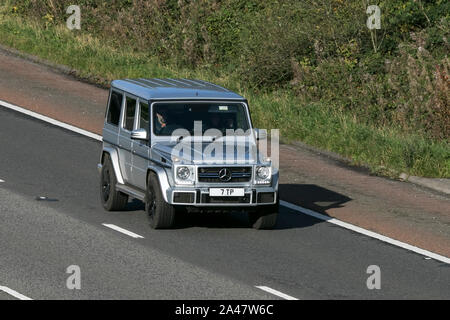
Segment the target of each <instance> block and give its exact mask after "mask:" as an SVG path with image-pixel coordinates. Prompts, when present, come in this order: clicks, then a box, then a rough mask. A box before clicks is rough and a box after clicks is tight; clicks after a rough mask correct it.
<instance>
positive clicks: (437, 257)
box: [280, 200, 450, 264]
mask: <svg viewBox="0 0 450 320" xmlns="http://www.w3.org/2000/svg"><path fill="white" fill-rule="evenodd" d="M280 204H281V205H282V206H284V207H286V208H289V209H291V210H295V211H298V212H300V213H303V214H306V215H308V216H311V217H314V218H317V219H320V220H323V221H326V222H328V223H332V224H334V225H337V226H340V227H342V228H345V229H349V230H352V231H354V232H357V233H361V234H363V235H365V236H368V237H371V238H375V239H378V240H380V241H383V242H387V243H389V244H392V245H394V246H397V247H400V248H403V249H406V250H409V251H413V252H415V253H418V254H421V255H423V256H425V257H429V258H433V259H435V260H438V261H441V262H445V263H448V264H450V259H449V258H447V257H445V256H442V255H440V254H437V253H434V252H431V251H428V250H424V249H421V248H419V247H416V246H413V245H410V244H407V243H405V242H401V241H399V240H395V239H392V238H389V237H386V236H383V235H382V234H379V233H376V232H373V231H370V230H366V229H363V228H360V227H358V226H355V225H353V224H350V223H347V222H344V221H341V220H338V219H335V218H332V217H329V216H326V215H323V214H320V213H317V212H315V211H312V210H309V209H306V208H303V207H300V206H297V205H295V204H292V203H289V202H286V201H283V200H280Z"/></svg>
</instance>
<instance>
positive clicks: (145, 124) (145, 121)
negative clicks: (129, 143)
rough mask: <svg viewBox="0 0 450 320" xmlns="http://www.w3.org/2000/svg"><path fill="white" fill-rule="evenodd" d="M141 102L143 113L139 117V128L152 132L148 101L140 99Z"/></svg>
mask: <svg viewBox="0 0 450 320" xmlns="http://www.w3.org/2000/svg"><path fill="white" fill-rule="evenodd" d="M139 104H140V106H141V115H140V118H139V128H142V129H145V130H147V132H150V131H149V130H150V128H149V120H150V117H149V114H148V103H146V102H144V101H139Z"/></svg>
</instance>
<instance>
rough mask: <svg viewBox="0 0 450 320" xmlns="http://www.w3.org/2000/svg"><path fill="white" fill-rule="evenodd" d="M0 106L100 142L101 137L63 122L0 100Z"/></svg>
mask: <svg viewBox="0 0 450 320" xmlns="http://www.w3.org/2000/svg"><path fill="white" fill-rule="evenodd" d="M0 104H1V105H2V106H3V107H5V108H8V109H11V110H14V111H18V112H20V113H23V114H26V115H28V116H30V117H33V118H36V119H39V120H42V121H45V122H48V123H51V124H53V125H55V126H58V127H61V128H64V129H67V130H70V131H73V132H76V133H79V134H81V135H83V136H86V137H89V138H92V139H95V140H98V141H102V136H100V135H98V134H95V133H92V132H89V131H87V130H84V129H80V128H77V127H75V126H72V125H70V124H67V123H64V122H61V121H58V120H55V119H52V118H49V117H47V116H44V115H42V114H39V113H36V112H33V111H30V110H27V109H24V108H21V107H19V106H16V105H13V104H11V103H8V102H6V101H3V100H0Z"/></svg>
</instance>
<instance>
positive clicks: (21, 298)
mask: <svg viewBox="0 0 450 320" xmlns="http://www.w3.org/2000/svg"><path fill="white" fill-rule="evenodd" d="M0 291H3V292H6V293H7V294H9V295H10V296H13V297H14V298H17V299H19V300H33V299H31V298H28V297H27V296H24V295H23V294H21V293H18V292H17V291H14V290H13V289H10V288H8V287H3V286H0Z"/></svg>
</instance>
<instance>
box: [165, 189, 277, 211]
mask: <svg viewBox="0 0 450 320" xmlns="http://www.w3.org/2000/svg"><path fill="white" fill-rule="evenodd" d="M224 188H243V187H242V186H228V185H227V186H226V187H224ZM166 192H167V199H168V200H169V201H168V202H169V203H170V204H173V205H186V206H195V207H222V206H223V207H256V206H261V205H271V204H275V203H276V202H277V197H278V191H277V190H276V189H275V188H274V187H271V186H267V187H261V186H258V187H244V196H243V197H212V196H210V195H209V187H196V188H194V187H192V188H185V187H172V188H170V189H168V190H167V191H166Z"/></svg>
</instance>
